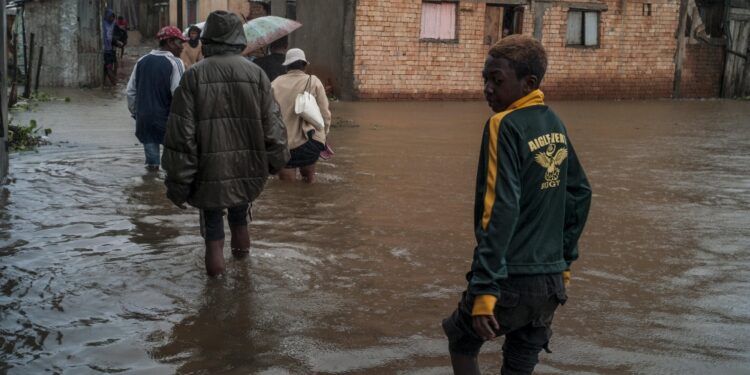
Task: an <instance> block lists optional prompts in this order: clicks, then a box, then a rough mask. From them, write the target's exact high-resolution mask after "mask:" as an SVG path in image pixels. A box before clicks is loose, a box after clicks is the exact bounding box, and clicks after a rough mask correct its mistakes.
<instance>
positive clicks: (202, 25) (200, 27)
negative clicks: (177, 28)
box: [182, 22, 206, 37]
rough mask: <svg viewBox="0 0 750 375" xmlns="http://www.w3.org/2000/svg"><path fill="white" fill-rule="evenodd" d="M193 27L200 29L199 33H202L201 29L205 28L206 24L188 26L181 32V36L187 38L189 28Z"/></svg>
mask: <svg viewBox="0 0 750 375" xmlns="http://www.w3.org/2000/svg"><path fill="white" fill-rule="evenodd" d="M193 26H195V27H197V28H199V29H201V32H203V27H204V26H206V23H205V22H198V23H196V24H195V25H190V26H188V27H186V28H185V31H183V32H182V35H184V36H185V37H187V36H188V30H190V28H191V27H193Z"/></svg>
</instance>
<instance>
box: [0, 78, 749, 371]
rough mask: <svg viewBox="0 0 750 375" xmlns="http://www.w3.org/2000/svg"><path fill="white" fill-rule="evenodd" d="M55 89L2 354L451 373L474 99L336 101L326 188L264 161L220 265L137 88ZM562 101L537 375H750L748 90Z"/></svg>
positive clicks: (0, 221)
mask: <svg viewBox="0 0 750 375" xmlns="http://www.w3.org/2000/svg"><path fill="white" fill-rule="evenodd" d="M54 94H55V95H57V96H59V97H65V96H69V97H71V102H70V103H65V102H63V101H52V102H48V103H41V105H40V107H39V108H38V110H37V112H27V113H19V114H16V118H17V119H18V120H19V121H21V122H23V121H24V120H25V121H26V122H28V119H31V118H34V119H36V120H37V121H38V122H39V124H40V125H41V126H44V127H50V128H52V130H53V133H52V135H51V140H52V141H53V142H54V144H53V145H52V146H45V147H43V148H41V149H40V150H39V152H36V153H34V152H31V153H23V154H14V155H13V156H12V158H11V161H10V165H11V177H12V178H13V179H14V181H13V182H12V183H11V184H9V185H8V186H6V187H4V189H3V190H0V346H1V347H2V351H0V373H8V374H41V373H50V374H53V373H57V374H89V373H91V374H97V373H127V374H172V373H177V374H308V373H357V374H418V375H432V374H449V373H450V363H449V358H448V353H447V340H446V339H445V338H444V336H443V333H442V331H441V329H440V325H439V323H440V321H441V319H443V318H444V317H446V316H447V315H448V314H450V312H451V311H452V310H453V308H454V307H455V305H456V303H457V302H458V298H459V296H460V293H461V291H462V290H463V289H464V288H465V286H466V285H465V284H466V283H465V279H464V274H465V272H466V271H468V269H469V266H470V261H471V255H472V251H473V247H474V237H473V232H472V231H473V229H472V209H473V192H474V191H473V189H474V181H475V174H476V163H477V159H478V152H479V149H478V147H479V143H480V140H481V132H482V127H483V125H484V121H485V120H486V119H487V117H488V116H489V115H490V112H489V109H488V108H487V106H486V105H485V104H484V103H471V102H470V103H455V102H446V103H437V102H428V103H335V104H334V105H333V108H332V110H333V113H334V116H335V117H338V118H340V119H339V121H338V122H337V126H335V127H334V128H333V129H332V131H331V135H330V141H331V142H332V145H333V147H334V149H335V151H336V155H335V157H334V158H333V159H331V160H330V161H326V162H322V163H321V164H319V179H318V181H319V183H316V184H315V185H312V186H306V185H303V184H286V183H281V182H280V181H278V180H276V179H272V180H270V181H269V183H268V185H267V187H266V190H265V191H264V193H263V194H262V195H261V197H260V198H259V199H258V200H257V201H256V202H255V204H254V207H253V222H252V224H251V225H250V231H251V238H252V241H253V245H252V250H251V256H250V257H249V258H248V259H246V260H240V261H237V260H233V259H232V258H231V255H230V253H229V249H228V245H227V248H226V249H225V257H226V259H227V274H226V275H225V276H224V277H223V278H220V279H209V278H208V277H207V276H206V275H205V273H204V268H203V241H202V239H201V237H200V235H199V228H198V211H197V210H195V209H192V208H191V209H188V210H180V209H178V208H176V207H175V206H173V205H172V204H171V203H170V202H169V201H168V200H167V199H166V197H165V195H164V193H165V187H164V183H163V174H162V175H159V176H154V175H149V174H147V173H146V171H145V169H144V168H143V150H142V147H141V146H140V145H139V144H138V142H137V140H136V138H135V136H134V135H133V132H134V124H133V123H132V121H131V119H130V117H129V114H128V112H127V109H126V104H125V99H124V97H122V95H120V94H116V93H105V94H102V91H101V90H92V91H62V92H54ZM551 106H552V107H553V108H554V109H555V110H556V111H557V112H558V114H560V116H561V117H562V118H563V120H564V121H565V122H566V124H567V126H568V130H569V133H570V138H571V140H572V142H573V143H574V145H575V148H576V152H577V153H578V155H579V158H580V159H581V161H582V163H583V166H584V168H585V169H586V171H587V173H588V176H589V179H590V181H591V184H592V187H593V191H594V198H593V205H592V211H591V214H590V216H589V222H588V225H587V228H586V230H585V231H584V235H583V238H582V241H581V243H580V253H581V258H580V260H579V261H578V262H576V263H575V264H574V266H573V281H572V284H571V287H570V289H569V291H568V293H569V300H568V303H567V304H566V305H565V306H564V307H562V308H561V309H560V310H558V313H557V315H556V317H555V321H554V325H553V329H554V330H555V335H554V337H553V339H552V342H551V350H552V351H553V353H552V354H542V355H541V363H540V365H539V366H538V367H537V372H536V373H539V374H748V373H750V352H748V350H747V348H748V347H750V127H749V126H748V119H750V102H747V101H744V102H742V101H720V100H713V101H667V100H665V101H651V102H645V101H628V102H552V103H551ZM227 231H228V229H227ZM501 344H502V340H498V341H496V342H494V343H491V344H488V345H486V346H485V347H484V348H483V354H482V356H481V361H482V366H483V369H484V371H487V373H497V372H498V370H499V366H500V365H499V364H500V362H501V357H500V346H501Z"/></svg>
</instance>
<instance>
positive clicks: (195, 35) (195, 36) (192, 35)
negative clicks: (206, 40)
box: [189, 30, 201, 40]
mask: <svg viewBox="0 0 750 375" xmlns="http://www.w3.org/2000/svg"><path fill="white" fill-rule="evenodd" d="M200 36H201V34H200V33H199V32H197V31H195V30H193V31H191V32H190V34H189V37H190V39H192V40H198V37H200Z"/></svg>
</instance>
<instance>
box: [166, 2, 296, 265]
mask: <svg viewBox="0 0 750 375" xmlns="http://www.w3.org/2000/svg"><path fill="white" fill-rule="evenodd" d="M201 43H203V55H204V59H203V60H201V61H199V62H198V63H197V64H195V65H193V66H192V67H191V68H190V69H189V70H188V71H187V72H185V75H184V76H183V77H182V81H181V82H180V86H179V87H178V88H177V91H176V92H175V96H174V102H173V103H172V112H171V113H170V115H169V121H168V122H167V134H166V137H165V141H164V142H165V143H164V157H163V158H162V164H163V166H164V169H165V170H166V171H167V177H166V180H165V184H166V185H167V197H168V198H169V199H170V200H171V201H172V202H173V203H174V204H175V205H177V206H178V207H180V208H185V203H187V204H190V205H191V206H193V207H196V208H199V209H200V221H201V234H202V235H203V238H204V240H205V245H206V253H205V265H206V272H207V273H208V274H209V275H210V276H216V275H219V274H221V273H223V272H224V252H223V249H224V219H223V211H224V210H225V209H226V210H227V211H228V214H227V219H228V221H229V229H230V230H231V233H232V238H231V249H232V254H233V255H234V256H235V257H237V258H241V257H243V256H245V255H247V254H248V253H249V248H250V236H249V234H248V230H247V224H248V211H249V208H250V205H251V204H252V202H253V201H254V200H255V199H256V198H257V197H258V196H259V195H260V193H261V192H262V191H263V187H264V186H265V183H266V180H267V179H268V176H269V174H276V173H278V171H279V170H281V169H282V168H283V167H284V165H286V162H287V160H289V150H288V148H287V140H286V129H285V127H284V122H283V120H282V119H281V113H280V112H279V107H278V104H277V103H276V100H274V97H273V93H272V92H271V83H270V82H269V81H268V77H266V74H265V73H263V71H262V70H261V69H260V68H259V67H258V66H257V65H255V64H253V63H251V62H249V61H247V60H246V59H245V58H243V57H242V56H241V55H240V52H241V51H242V49H243V48H244V47H245V45H246V44H247V40H246V39H245V33H244V31H243V30H242V20H241V19H240V18H239V17H238V16H237V15H235V14H234V13H229V12H226V11H215V12H212V13H211V14H210V15H209V16H208V20H207V21H206V25H205V28H204V30H203V34H202V35H201Z"/></svg>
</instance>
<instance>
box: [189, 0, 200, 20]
mask: <svg viewBox="0 0 750 375" xmlns="http://www.w3.org/2000/svg"><path fill="white" fill-rule="evenodd" d="M197 11H198V0H187V23H188V25H195V23H196V21H197V20H198V16H197Z"/></svg>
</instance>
